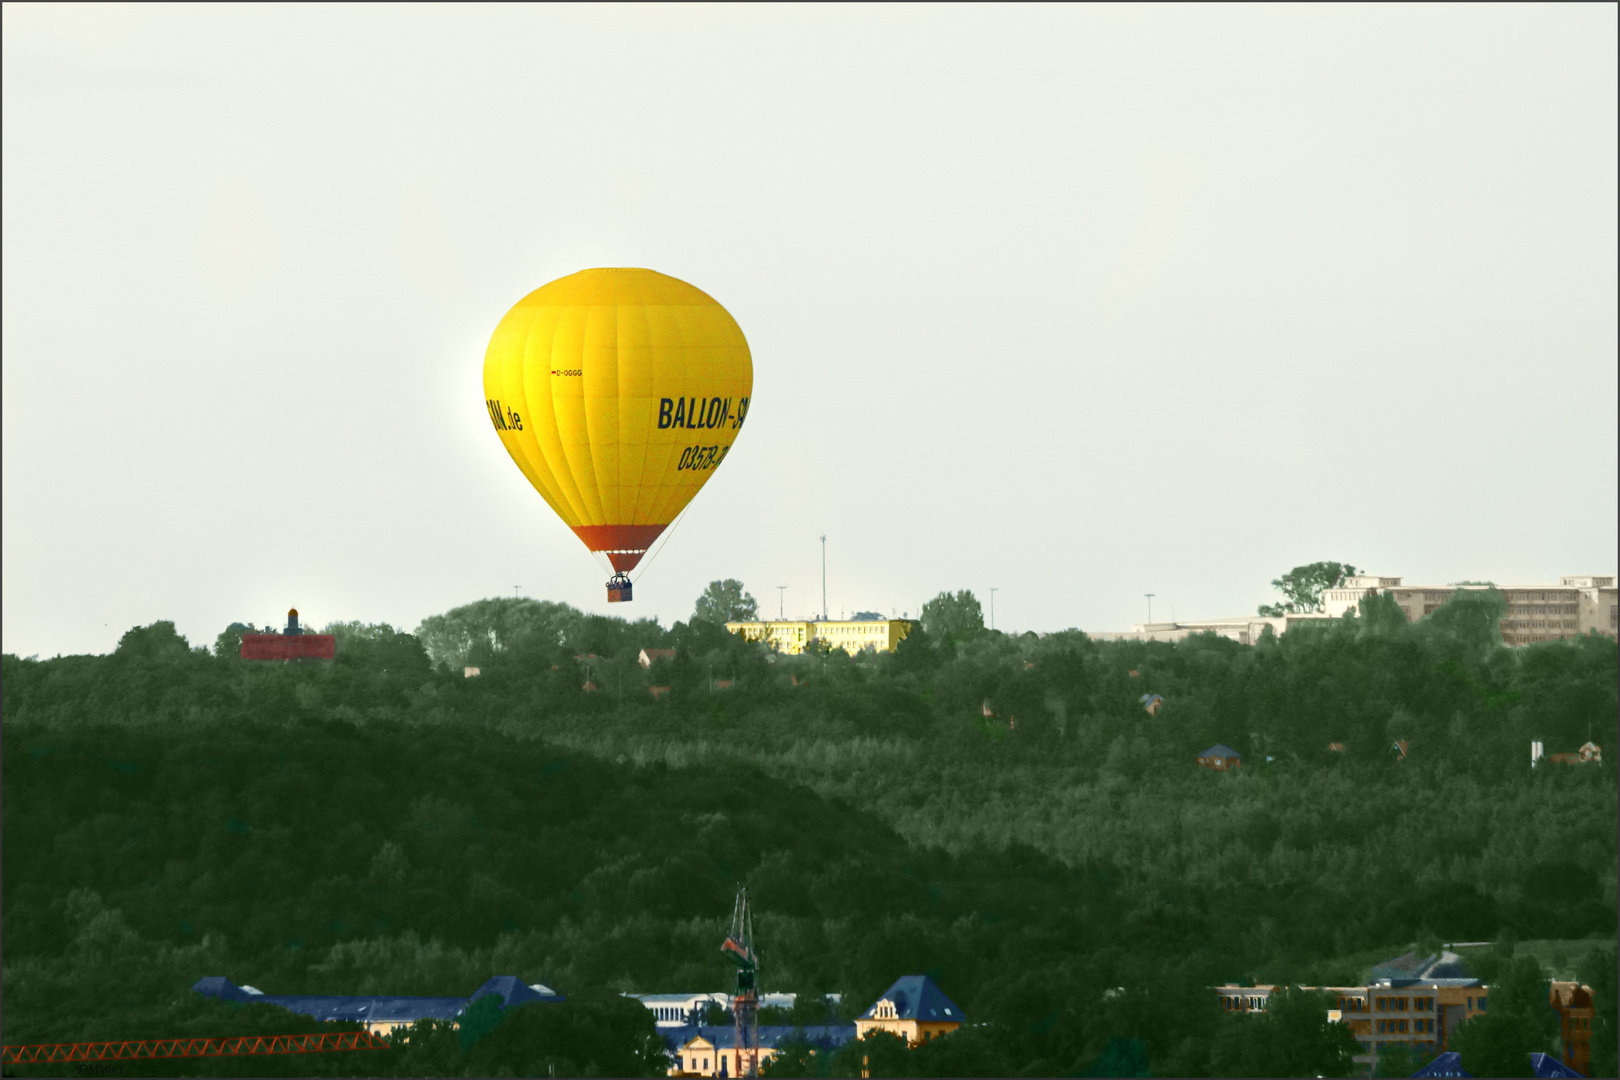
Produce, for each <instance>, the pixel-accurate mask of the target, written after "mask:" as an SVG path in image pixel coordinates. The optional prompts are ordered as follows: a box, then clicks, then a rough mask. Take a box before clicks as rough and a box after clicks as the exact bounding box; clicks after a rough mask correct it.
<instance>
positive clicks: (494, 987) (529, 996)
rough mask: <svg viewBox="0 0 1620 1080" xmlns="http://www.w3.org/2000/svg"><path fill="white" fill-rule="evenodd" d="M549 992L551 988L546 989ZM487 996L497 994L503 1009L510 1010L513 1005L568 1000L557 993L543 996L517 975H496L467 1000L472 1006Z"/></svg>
mask: <svg viewBox="0 0 1620 1080" xmlns="http://www.w3.org/2000/svg"><path fill="white" fill-rule="evenodd" d="M545 989H546V990H547V991H551V988H550V987H549V986H548V987H545ZM487 994H495V995H497V996H499V997H500V999H501V1008H503V1009H505V1008H510V1007H511V1006H513V1005H527V1004H528V1003H529V1002H531V1001H566V1000H568V999H567V998H565V997H563V996H562V995H561V994H558V993H556V992H549V993H545V994H542V993H540V991H538V990H536V989H535V988H534V987H532V986H530V985H528V984H527V983H525V982H524V981H523V980H522V979H520V978H518V977H517V976H516V975H496V976H495V977H494V978H492V979H490V980H489V981H488V982H486V983H485V984H484V985H483V986H480V987H479V988H478V989H477V990H474V991H473V995H472V997H470V998H468V999H467V1003H468V1004H471V1003H472V1002H474V1001H477V1000H478V999H479V998H481V997H484V996H485V995H487Z"/></svg>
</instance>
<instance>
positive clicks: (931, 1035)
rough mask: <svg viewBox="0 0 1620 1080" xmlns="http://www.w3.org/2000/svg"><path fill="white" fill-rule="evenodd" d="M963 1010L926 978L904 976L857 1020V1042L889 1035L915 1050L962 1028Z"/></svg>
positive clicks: (923, 976) (924, 976)
mask: <svg viewBox="0 0 1620 1080" xmlns="http://www.w3.org/2000/svg"><path fill="white" fill-rule="evenodd" d="M962 1022H963V1016H962V1010H961V1009H959V1008H958V1007H957V1005H956V1003H955V1002H954V1001H952V1000H951V999H950V998H948V997H946V996H945V993H944V991H942V990H941V989H940V988H939V987H937V986H935V985H934V980H933V979H930V978H929V977H928V976H926V975H902V976H901V977H900V978H898V979H896V980H895V981H894V985H893V986H891V987H889V988H888V989H887V990H885V991H883V996H882V997H880V998H878V999H877V1001H876V1002H875V1003H874V1004H873V1005H872V1007H871V1008H870V1009H867V1010H866V1011H865V1012H863V1013H862V1014H861V1015H860V1016H857V1017H856V1018H855V1032H856V1038H859V1039H864V1038H866V1036H867V1035H868V1034H870V1033H871V1032H874V1031H887V1032H891V1033H893V1034H895V1035H900V1036H903V1037H904V1038H905V1040H906V1041H907V1042H909V1043H910V1044H911V1045H912V1046H919V1045H921V1044H922V1043H924V1042H926V1041H928V1040H929V1039H937V1038H938V1037H939V1036H941V1035H944V1034H946V1033H948V1032H952V1031H955V1030H956V1029H957V1028H959V1027H961V1026H962Z"/></svg>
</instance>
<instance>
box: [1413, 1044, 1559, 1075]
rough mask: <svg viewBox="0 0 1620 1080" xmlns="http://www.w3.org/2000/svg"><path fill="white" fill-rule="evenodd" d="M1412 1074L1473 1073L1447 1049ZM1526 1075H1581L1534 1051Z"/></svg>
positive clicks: (1552, 1058) (1460, 1056)
mask: <svg viewBox="0 0 1620 1080" xmlns="http://www.w3.org/2000/svg"><path fill="white" fill-rule="evenodd" d="M1412 1075H1413V1076H1472V1075H1473V1073H1469V1072H1464V1071H1463V1067H1462V1055H1461V1054H1459V1053H1457V1051H1455V1050H1447V1051H1446V1052H1445V1053H1443V1054H1441V1055H1440V1056H1439V1057H1437V1058H1435V1059H1434V1060H1433V1061H1431V1062H1429V1063H1428V1064H1427V1065H1425V1066H1423V1068H1421V1069H1419V1070H1418V1071H1417V1072H1415V1073H1413V1074H1412ZM1525 1075H1526V1076H1536V1077H1542V1076H1549V1077H1551V1076H1556V1077H1568V1076H1582V1075H1584V1074H1583V1073H1578V1072H1576V1071H1575V1070H1574V1069H1572V1068H1570V1067H1569V1066H1568V1065H1565V1064H1564V1063H1563V1062H1562V1061H1559V1060H1558V1058H1557V1056H1555V1055H1553V1054H1543V1053H1535V1054H1531V1055H1530V1071H1529V1072H1527V1073H1525Z"/></svg>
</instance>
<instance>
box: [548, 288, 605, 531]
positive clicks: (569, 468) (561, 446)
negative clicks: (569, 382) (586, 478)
mask: <svg viewBox="0 0 1620 1080" xmlns="http://www.w3.org/2000/svg"><path fill="white" fill-rule="evenodd" d="M567 310H568V309H567V308H566V307H564V306H562V305H558V307H557V311H558V318H557V321H556V322H555V323H553V324H552V327H551V359H552V360H553V361H555V360H556V358H557V335H558V334H559V333H561V332H562V328H563V318H562V314H563V313H564V312H566V311H567ZM551 377H552V376H551V373H550V369H547V373H546V378H548V379H549V378H551ZM547 387H548V390H549V392H548V393H547V394H546V399H547V401H548V402H549V404H550V408H551V430H552V431H554V432H556V433H557V455H558V456H559V457H561V458H562V464H563V468H561V469H558V468H557V467H556V466H555V465H553V466H552V469H551V471H552V472H553V473H554V474H555V475H556V476H557V480H558V483H559V484H561V483H562V482H563V481H564V480H566V481H567V483H568V486H570V487H572V488H573V497H572V498H571V499H569V502H570V503H571V504H572V505H573V507H574V516H575V517H577V518H578V519H579V523H580V524H581V525H595V524H599V522H594V521H592V520H591V513H590V504H589V503H587V502H586V501H585V495H584V492H582V491H580V490H579V477H577V476H575V475H574V466H573V462H571V461H570V460H569V458H568V443H567V442H566V441H565V440H564V439H563V434H562V425H561V424H560V423H559V422H558V417H557V394H556V390H555V384H552V383H548V384H547ZM543 452H544V448H542V453H543ZM547 461H548V463H549V461H550V459H549V457H548V459H547Z"/></svg>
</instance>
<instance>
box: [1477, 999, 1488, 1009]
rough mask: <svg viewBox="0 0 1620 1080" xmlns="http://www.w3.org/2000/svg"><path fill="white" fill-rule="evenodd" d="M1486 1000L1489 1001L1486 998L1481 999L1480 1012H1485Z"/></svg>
mask: <svg viewBox="0 0 1620 1080" xmlns="http://www.w3.org/2000/svg"><path fill="white" fill-rule="evenodd" d="M1486 1000H1487V999H1486V998H1480V999H1479V1011H1480V1012H1484V1011H1485V1002H1486Z"/></svg>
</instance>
